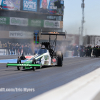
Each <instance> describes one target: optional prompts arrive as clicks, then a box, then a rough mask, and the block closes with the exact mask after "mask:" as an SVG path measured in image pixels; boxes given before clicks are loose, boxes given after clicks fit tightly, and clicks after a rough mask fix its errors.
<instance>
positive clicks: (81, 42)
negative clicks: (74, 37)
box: [80, 0, 85, 45]
mask: <svg viewBox="0 0 100 100" xmlns="http://www.w3.org/2000/svg"><path fill="white" fill-rule="evenodd" d="M81 8H82V22H81V35H80V39H81V40H80V45H83V30H84V22H85V21H84V8H85V4H84V0H82V4H81Z"/></svg>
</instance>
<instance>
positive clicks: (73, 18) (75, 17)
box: [63, 0, 100, 35]
mask: <svg viewBox="0 0 100 100" xmlns="http://www.w3.org/2000/svg"><path fill="white" fill-rule="evenodd" d="M81 3H82V0H64V5H65V9H64V19H63V23H64V31H65V30H66V31H67V33H68V34H79V27H81V20H82V8H81ZM84 3H85V9H84V14H85V23H84V35H100V0H84Z"/></svg>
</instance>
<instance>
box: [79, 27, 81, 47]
mask: <svg viewBox="0 0 100 100" xmlns="http://www.w3.org/2000/svg"><path fill="white" fill-rule="evenodd" d="M80 30H81V27H79V46H80V40H81V39H80V36H81V34H80Z"/></svg>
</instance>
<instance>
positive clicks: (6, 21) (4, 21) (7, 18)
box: [0, 17, 10, 24]
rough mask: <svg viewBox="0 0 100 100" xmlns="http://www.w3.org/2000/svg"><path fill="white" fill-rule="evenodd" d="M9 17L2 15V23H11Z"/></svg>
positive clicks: (0, 20)
mask: <svg viewBox="0 0 100 100" xmlns="http://www.w3.org/2000/svg"><path fill="white" fill-rule="evenodd" d="M9 20H10V19H9V17H0V24H9Z"/></svg>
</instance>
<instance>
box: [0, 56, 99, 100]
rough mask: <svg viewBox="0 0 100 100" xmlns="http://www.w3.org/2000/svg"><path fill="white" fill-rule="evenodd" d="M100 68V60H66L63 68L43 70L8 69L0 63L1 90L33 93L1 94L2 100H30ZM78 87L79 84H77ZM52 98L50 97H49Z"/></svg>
mask: <svg viewBox="0 0 100 100" xmlns="http://www.w3.org/2000/svg"><path fill="white" fill-rule="evenodd" d="M7 58H10V59H15V58H16V56H10V57H6V56H5V57H3V58H2V57H0V59H7ZM99 67H100V58H86V57H84V58H80V57H72V58H65V59H64V61H63V66H62V67H59V66H56V67H54V66H53V67H48V68H47V67H46V68H42V69H37V70H36V71H32V70H23V69H22V70H21V71H18V70H17V68H16V67H8V68H6V63H0V88H4V89H8V88H12V89H15V88H17V89H25V88H27V89H30V88H32V89H33V91H32V92H25V91H22V92H21V91H20V90H19V91H16V92H0V100H29V99H31V98H33V97H36V96H38V95H40V94H43V93H45V92H47V91H49V90H52V89H55V88H57V87H59V86H62V85H64V84H68V83H69V82H71V81H73V80H75V79H77V78H79V77H81V76H84V75H86V74H88V73H90V72H92V71H94V70H96V69H98V68H99ZM77 85H78V84H77ZM49 98H50V97H49Z"/></svg>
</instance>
